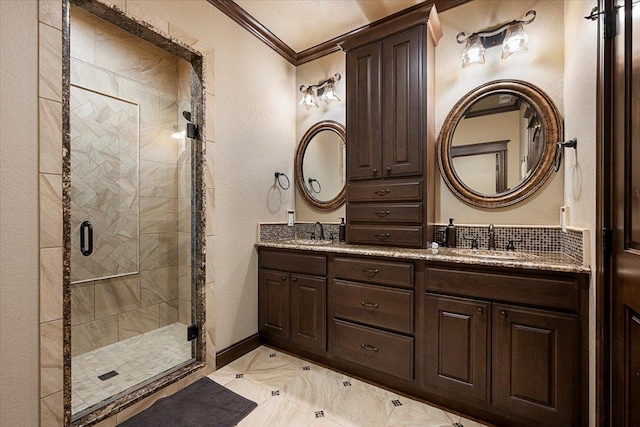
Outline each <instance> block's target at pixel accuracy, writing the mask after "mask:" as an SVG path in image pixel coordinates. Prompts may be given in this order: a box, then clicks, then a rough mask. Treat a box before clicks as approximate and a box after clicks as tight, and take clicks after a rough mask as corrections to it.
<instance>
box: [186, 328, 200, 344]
mask: <svg viewBox="0 0 640 427" xmlns="http://www.w3.org/2000/svg"><path fill="white" fill-rule="evenodd" d="M198 331H199V328H198V325H196V324H193V325H191V326H187V341H193V340H195V339H196V338H198Z"/></svg>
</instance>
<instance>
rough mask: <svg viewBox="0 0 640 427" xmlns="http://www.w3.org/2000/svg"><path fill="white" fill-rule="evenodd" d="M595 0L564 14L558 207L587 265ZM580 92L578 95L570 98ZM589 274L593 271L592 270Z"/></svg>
mask: <svg viewBox="0 0 640 427" xmlns="http://www.w3.org/2000/svg"><path fill="white" fill-rule="evenodd" d="M596 5H597V1H596V0H588V1H567V2H565V5H564V13H565V28H564V32H565V46H566V48H565V52H566V53H565V88H564V93H565V137H566V139H570V138H574V137H575V138H578V147H577V150H572V149H567V150H565V157H564V162H563V163H564V179H565V182H564V203H565V204H566V205H569V207H570V210H571V213H570V223H571V225H572V226H574V227H581V228H586V229H588V230H590V233H589V234H590V242H589V243H590V247H591V248H593V249H592V250H591V252H590V264H591V265H592V266H595V265H596V251H595V248H596V232H595V231H596V229H595V227H596V164H597V163H596V153H597V147H596V135H597V133H596V83H597V70H598V63H597V48H598V26H597V24H596V23H595V22H591V21H587V20H585V19H584V17H585V16H587V15H588V14H589V13H590V11H591V9H592V8H593V7H594V6H596ZM575 94H580V96H575ZM592 271H595V269H594V268H593V267H592ZM595 303H596V284H595V275H594V274H592V275H591V283H590V287H589V366H590V368H589V395H590V404H589V421H590V425H592V426H594V425H595V411H596V404H595V393H596V378H595V376H596V364H595V362H596V350H595V346H596V342H595V339H596V310H595Z"/></svg>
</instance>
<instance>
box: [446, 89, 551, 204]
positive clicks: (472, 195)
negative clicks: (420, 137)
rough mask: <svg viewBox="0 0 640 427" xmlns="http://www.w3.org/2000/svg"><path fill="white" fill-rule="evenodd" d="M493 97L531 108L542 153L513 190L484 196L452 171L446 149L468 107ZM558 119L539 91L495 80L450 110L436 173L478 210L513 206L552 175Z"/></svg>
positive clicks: (464, 97) (459, 197)
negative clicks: (537, 120) (535, 115)
mask: <svg viewBox="0 0 640 427" xmlns="http://www.w3.org/2000/svg"><path fill="white" fill-rule="evenodd" d="M495 94H510V95H514V96H517V97H520V98H521V99H523V100H524V101H526V102H527V103H529V105H531V106H532V107H533V108H534V109H535V110H536V111H537V112H538V115H539V117H540V121H541V124H542V129H543V138H544V139H543V140H544V149H543V152H542V155H541V157H540V161H539V162H538V165H537V166H536V167H535V168H534V169H533V171H532V173H530V174H529V176H528V177H527V178H526V179H524V180H523V181H522V182H521V183H520V184H518V185H517V186H516V187H514V188H512V189H510V190H507V191H505V192H502V193H498V194H496V195H487V194H483V193H479V192H477V191H475V190H472V189H471V188H469V187H468V186H467V185H465V184H464V183H463V182H462V181H461V180H460V178H459V177H458V175H457V174H456V172H455V170H454V168H453V161H452V157H451V155H450V148H451V146H452V142H453V135H454V132H455V130H456V127H457V125H458V123H459V122H460V120H462V118H463V117H464V115H465V112H466V111H467V109H468V108H469V107H471V105H473V104H474V103H475V102H477V101H478V100H480V99H482V98H485V97H487V96H491V95H495ZM562 137H563V129H562V117H561V116H560V113H559V111H558V109H557V107H556V106H555V104H554V103H553V101H552V100H551V98H550V97H549V96H548V95H547V94H546V93H544V92H543V91H542V90H541V89H540V88H538V87H536V86H534V85H533V84H531V83H527V82H524V81H520V80H496V81H491V82H488V83H485V84H483V85H481V86H479V87H477V88H476V89H473V90H472V91H471V92H469V93H467V94H466V95H465V96H463V97H462V98H461V99H460V100H459V101H458V102H457V103H456V104H455V105H454V106H453V108H452V109H451V111H450V112H449V114H448V115H447V118H446V119H445V121H444V124H443V125H442V129H441V130H440V135H439V136H438V142H437V145H436V146H437V158H438V166H439V167H440V173H441V174H442V178H443V180H444V182H445V183H446V184H447V187H449V190H451V192H452V193H453V194H454V195H455V196H456V197H457V198H458V199H460V200H462V201H463V202H465V203H467V204H469V205H472V206H477V207H481V208H501V207H505V206H510V205H514V204H516V203H519V202H521V201H523V200H525V199H526V198H527V197H529V196H531V195H532V194H533V193H535V192H536V191H537V190H538V189H539V188H540V187H542V185H543V184H544V183H545V182H546V180H547V179H548V178H549V176H551V173H552V172H553V157H554V148H555V146H556V143H557V142H558V141H562Z"/></svg>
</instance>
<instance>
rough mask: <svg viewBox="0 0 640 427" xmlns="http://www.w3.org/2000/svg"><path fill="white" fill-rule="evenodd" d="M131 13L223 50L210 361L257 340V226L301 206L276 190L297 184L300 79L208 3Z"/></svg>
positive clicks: (216, 103) (213, 140) (213, 121)
mask: <svg viewBox="0 0 640 427" xmlns="http://www.w3.org/2000/svg"><path fill="white" fill-rule="evenodd" d="M119 3H122V1H120V2H119ZM125 7H126V11H127V12H128V13H131V14H133V15H134V16H137V17H139V18H141V19H144V20H146V21H148V22H151V23H152V24H154V25H155V26H157V27H158V28H160V29H161V30H164V31H168V32H169V34H171V35H173V36H176V37H178V38H179V39H181V40H183V41H185V40H188V39H189V37H190V38H192V39H197V40H198V42H197V43H195V44H194V47H195V48H196V49H201V50H202V51H203V52H204V53H206V51H207V50H210V49H213V50H215V66H214V68H215V70H214V72H215V96H214V95H213V94H210V95H209V96H207V107H206V108H207V120H208V123H207V140H209V141H208V142H207V162H208V165H207V166H208V167H209V168H210V170H211V171H212V173H213V176H212V177H208V179H209V181H208V182H207V186H208V187H209V189H210V190H209V194H208V197H207V209H208V210H209V212H208V213H209V217H208V218H207V220H208V221H209V224H207V229H208V230H207V234H208V237H207V282H208V283H207V328H208V329H210V333H209V338H210V339H211V342H209V343H208V346H209V347H208V348H207V351H208V352H210V351H215V350H221V349H224V348H225V347H228V346H229V345H231V344H234V343H235V342H237V341H240V340H242V339H244V338H246V337H248V336H250V335H252V334H255V333H257V331H258V288H257V282H258V277H257V274H258V267H257V253H256V251H255V249H254V247H253V245H254V243H255V241H256V224H257V223H258V222H260V221H284V220H285V218H286V210H287V209H290V208H291V206H292V204H293V197H294V196H293V191H292V190H293V189H290V190H289V191H282V192H280V191H278V190H277V189H275V188H274V186H273V185H274V172H276V171H281V172H285V173H287V175H289V177H293V156H294V151H295V114H296V112H295V108H296V106H297V104H296V99H297V95H295V94H294V91H293V88H294V86H295V69H294V67H293V66H292V65H291V64H289V63H288V62H287V61H285V60H284V59H283V58H282V57H280V56H279V55H278V54H276V53H275V52H273V51H272V50H271V49H269V48H268V47H267V46H265V45H264V44H263V43H262V42H260V41H259V40H258V39H256V37H255V36H253V35H251V34H250V33H249V32H247V31H246V30H244V29H243V28H241V27H240V26H239V25H238V24H236V23H235V22H233V21H232V20H231V19H229V18H227V17H226V16H225V15H223V14H222V13H221V12H219V11H218V10H217V9H216V8H215V7H213V6H211V5H210V4H208V3H207V2H206V1H198V2H196V1H161V2H158V1H146V0H127V1H126V2H125ZM212 66H213V64H211V63H210V62H208V63H207V67H212ZM208 71H210V72H211V71H213V70H208ZM210 84H213V82H207V85H210ZM209 90H210V89H207V91H209ZM214 189H215V196H214V197H215V198H214V199H212V197H211V195H213V191H214ZM214 331H215V342H213V339H214Z"/></svg>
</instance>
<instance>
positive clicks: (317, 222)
mask: <svg viewBox="0 0 640 427" xmlns="http://www.w3.org/2000/svg"><path fill="white" fill-rule="evenodd" d="M318 225H319V226H320V236H319V239H320V240H324V227H323V226H322V224H321V223H320V221H316V223H315V224H313V235H314V236H315V231H316V226H318Z"/></svg>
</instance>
